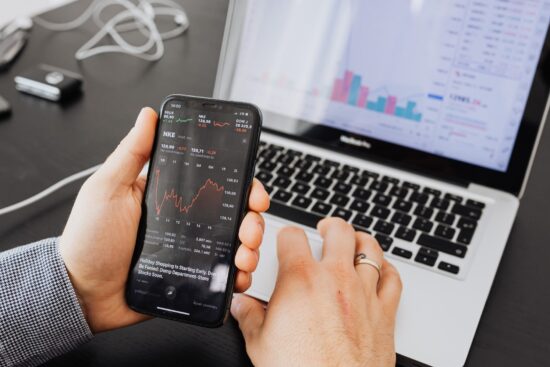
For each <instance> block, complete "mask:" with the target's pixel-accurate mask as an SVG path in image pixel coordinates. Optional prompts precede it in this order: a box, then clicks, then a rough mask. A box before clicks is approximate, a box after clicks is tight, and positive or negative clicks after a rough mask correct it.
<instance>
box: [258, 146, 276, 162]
mask: <svg viewBox="0 0 550 367" xmlns="http://www.w3.org/2000/svg"><path fill="white" fill-rule="evenodd" d="M276 155H277V151H275V150H267V149H266V150H264V151H263V152H261V153H260V154H258V156H259V157H262V158H264V159H265V160H266V161H271V160H273V158H275V156H276Z"/></svg>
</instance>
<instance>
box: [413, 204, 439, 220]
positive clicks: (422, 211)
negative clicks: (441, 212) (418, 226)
mask: <svg viewBox="0 0 550 367" xmlns="http://www.w3.org/2000/svg"><path fill="white" fill-rule="evenodd" d="M433 213H434V210H433V209H432V208H428V207H425V206H422V205H418V206H417V207H416V209H415V210H414V215H416V216H419V217H422V218H425V219H430V218H431V217H432V215H433Z"/></svg>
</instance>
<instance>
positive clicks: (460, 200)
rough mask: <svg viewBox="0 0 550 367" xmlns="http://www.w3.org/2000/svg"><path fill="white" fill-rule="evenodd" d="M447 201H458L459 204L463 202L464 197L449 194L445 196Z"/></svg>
mask: <svg viewBox="0 0 550 367" xmlns="http://www.w3.org/2000/svg"><path fill="white" fill-rule="evenodd" d="M445 199H449V200H453V201H456V202H457V203H461V202H462V196H459V195H453V194H449V193H446V194H445Z"/></svg>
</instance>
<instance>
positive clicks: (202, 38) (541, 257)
mask: <svg viewBox="0 0 550 367" xmlns="http://www.w3.org/2000/svg"><path fill="white" fill-rule="evenodd" d="M183 5H184V6H185V8H186V10H187V12H188V14H189V18H190V22H191V27H190V29H189V32H188V33H187V34H186V35H185V36H183V37H180V38H176V39H173V40H170V41H168V42H167V43H166V46H167V50H166V54H165V56H164V58H163V59H162V60H160V61H159V62H157V63H148V62H144V61H141V60H138V59H135V58H132V57H129V56H124V55H103V56H98V57H94V58H92V59H88V60H85V61H83V62H80V63H77V62H76V60H75V59H74V57H73V54H74V52H75V51H76V50H77V48H78V47H80V46H81V45H82V44H83V43H84V42H85V41H86V40H87V39H88V38H89V37H91V34H92V33H91V32H92V31H93V29H94V28H93V27H92V26H89V25H88V26H85V27H83V28H82V29H79V30H78V31H73V32H67V33H52V32H49V31H45V30H43V29H41V28H40V27H38V26H37V27H35V29H34V31H33V33H32V37H31V40H30V43H29V45H28V46H27V48H26V49H25V51H24V53H23V54H22V55H21V57H20V58H19V59H18V60H17V63H16V64H14V65H13V67H12V68H10V69H9V70H8V72H5V73H2V74H0V95H2V96H4V97H5V98H7V99H8V100H9V101H10V102H11V104H12V107H13V115H12V117H11V118H10V119H7V120H1V121H0V162H1V163H0V178H1V179H0V207H4V206H6V205H9V204H11V203H13V202H16V201H19V200H21V199H24V198H27V197H29V196H30V195H32V194H34V193H36V192H38V191H40V190H41V189H43V188H45V187H46V186H49V185H51V184H52V183H54V182H56V181H57V180H59V179H61V178H63V177H66V176H68V175H70V174H72V173H74V172H77V171H80V170H82V169H85V168H88V167H91V166H92V165H95V164H97V163H99V162H102V161H103V160H104V159H105V157H106V156H107V154H108V153H109V152H111V151H112V150H113V148H114V147H115V146H116V145H117V144H118V142H119V140H120V139H121V138H122V137H123V136H124V135H125V133H126V132H127V131H128V130H129V129H130V127H131V126H132V124H133V122H134V119H135V116H136V115H137V113H138V111H139V109H140V107H141V106H145V105H150V106H152V107H155V108H158V106H159V105H160V102H161V101H162V99H163V98H164V96H166V95H168V94H170V93H176V92H179V93H189V94H197V95H210V94H211V92H212V87H213V84H214V78H215V71H216V66H217V62H218V52H219V47H220V45H221V38H222V32H223V27H224V21H225V11H226V8H227V2H226V1H225V0H209V1H205V0H184V1H183ZM81 10H82V2H80V3H77V4H73V5H70V6H68V7H65V8H63V9H59V10H56V11H54V12H52V13H51V14H49V17H50V19H55V20H65V19H72V17H74V16H76V15H78V14H79V13H80V11H81ZM38 63H49V64H51V65H55V66H60V67H64V68H68V69H70V70H74V71H78V72H80V73H81V74H82V75H83V76H84V79H85V85H84V94H83V96H82V98H80V99H79V100H77V101H74V102H73V103H72V104H69V105H66V106H59V105H56V104H52V103H48V102H45V101H39V100H37V99H35V98H33V97H29V96H24V95H21V94H19V93H17V92H16V91H15V90H14V88H13V76H14V75H15V74H17V73H19V72H22V71H23V70H24V69H26V68H28V67H30V66H33V65H35V64H38ZM548 162H550V129H546V132H545V133H544V134H543V136H542V139H541V146H540V148H539V151H538V154H537V159H536V161H535V164H534V167H533V171H532V174H531V178H530V181H529V185H528V187H527V192H526V194H525V196H524V198H523V199H522V203H521V207H520V210H519V215H518V218H517V220H516V223H515V225H514V228H513V230H512V234H511V236H510V240H509V241H508V245H507V248H506V251H505V253H504V257H503V258H502V262H501V265H500V269H499V271H498V274H497V276H496V279H495V282H494V286H493V289H492V292H491V295H490V297H489V300H488V301H487V305H486V307H485V311H484V312H483V317H482V319H481V322H480V325H479V328H478V331H477V334H476V337H475V340H474V343H473V346H472V349H471V351H470V355H469V358H468V362H467V365H468V366H541V365H547V364H548V363H549V362H548V357H549V356H550V353H549V352H548V351H549V347H550V332H549V330H550V312H548V310H550V291H549V282H550V266H549V260H550V232H549V231H548V229H549V224H550V219H549V218H548V214H549V209H548V208H550V195H548V191H549V188H550V174H549V171H548ZM79 185H80V183H78V184H76V183H75V184H73V185H71V186H70V187H67V188H65V189H63V190H61V191H60V192H58V193H56V194H54V195H53V196H51V197H49V198H47V199H45V200H43V201H41V202H39V203H37V204H35V205H34V206H33V207H32V208H25V209H23V210H20V211H18V212H15V213H13V214H10V215H8V216H4V217H2V218H1V219H0V251H2V250H6V249H8V248H11V247H14V246H17V245H22V244H25V243H29V242H32V241H35V240H39V239H42V238H45V237H51V236H56V235H59V234H60V233H61V231H62V229H63V225H64V223H65V221H66V219H67V216H68V214H69V211H70V209H71V206H72V203H73V200H74V198H75V195H76V193H77V191H78V187H79ZM464 302H468V300H464ZM449 332H450V333H452V330H449ZM249 363H250V362H249V360H248V358H247V357H246V354H245V350H244V344H243V341H242V337H241V334H240V332H239V330H238V328H237V326H236V324H235V322H234V321H233V320H230V321H229V322H228V323H227V324H226V325H225V326H224V327H222V328H220V329H217V330H207V329H201V328H197V327H192V326H186V325H183V324H178V323H175V322H170V321H163V320H153V321H149V322H146V323H143V324H140V325H136V326H133V327H129V328H126V329H123V330H118V331H114V332H110V333H104V334H100V335H98V336H97V337H96V338H95V339H94V340H93V341H92V342H91V343H88V344H87V345H84V346H82V347H81V348H79V349H78V350H75V351H74V352H72V353H69V354H67V355H65V356H62V357H59V358H57V359H55V360H53V361H51V362H50V363H49V364H48V365H51V366H75V365H78V366H110V365H131V366H150V365H156V366H161V365H165V366H176V365H177V366H179V365H184V366H243V365H249Z"/></svg>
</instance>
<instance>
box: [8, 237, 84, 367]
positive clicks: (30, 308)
mask: <svg viewBox="0 0 550 367" xmlns="http://www.w3.org/2000/svg"><path fill="white" fill-rule="evenodd" d="M91 338H92V333H91V331H90V328H89V327H88V324H87V323H86V319H85V318H84V315H83V313H82V309H81V308H80V304H79V303H78V299H77V297H76V294H75V291H74V289H73V286H72V284H71V281H70V279H69V276H68V274H67V270H66V269H65V264H64V263H63V260H62V259H61V256H60V255H59V252H58V248H57V238H50V239H46V240H43V241H40V242H36V243H33V244H30V245H26V246H23V247H18V248H15V249H12V250H9V251H6V252H3V253H0V367H4V366H36V365H38V364H41V363H44V362H46V361H47V360H49V359H51V358H54V357H56V356H59V355H61V354H63V353H66V352H68V351H70V350H71V349H74V348H76V347H77V346H79V345H81V344H83V343H85V342H87V341H89V340H90V339H91Z"/></svg>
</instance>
